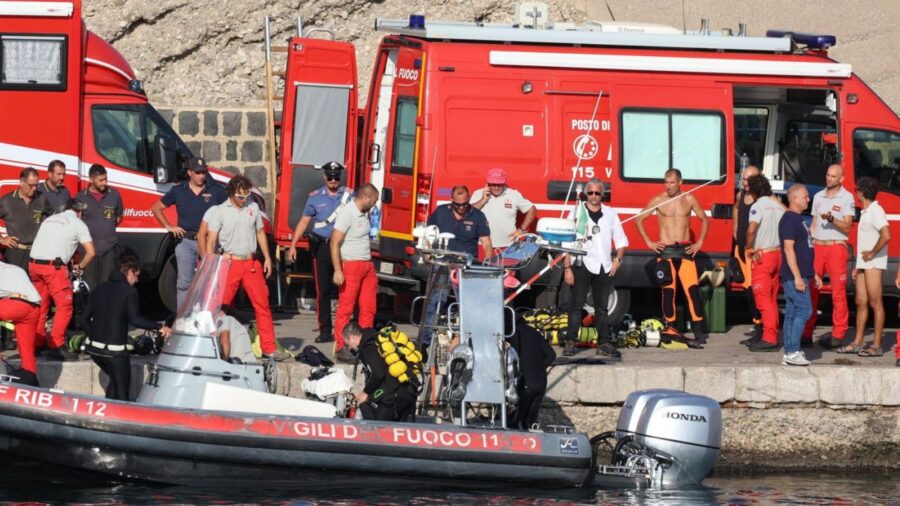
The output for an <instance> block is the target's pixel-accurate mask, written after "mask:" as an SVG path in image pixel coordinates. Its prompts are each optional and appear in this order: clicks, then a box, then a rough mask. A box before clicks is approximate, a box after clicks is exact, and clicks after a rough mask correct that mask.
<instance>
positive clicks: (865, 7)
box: [83, 0, 900, 111]
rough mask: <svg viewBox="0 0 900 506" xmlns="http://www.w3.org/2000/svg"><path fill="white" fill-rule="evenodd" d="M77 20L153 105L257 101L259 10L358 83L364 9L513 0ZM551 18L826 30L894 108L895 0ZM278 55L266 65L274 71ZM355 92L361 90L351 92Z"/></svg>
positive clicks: (149, 4)
mask: <svg viewBox="0 0 900 506" xmlns="http://www.w3.org/2000/svg"><path fill="white" fill-rule="evenodd" d="M84 2H85V3H84V6H83V12H84V16H85V20H86V23H87V25H88V27H89V28H90V29H91V30H93V31H94V32H96V33H97V34H98V35H100V36H101V37H103V38H105V39H106V40H109V41H111V42H112V44H113V45H114V46H115V47H116V48H117V49H118V50H119V51H121V52H122V53H123V54H124V55H125V57H126V58H127V59H128V61H129V62H130V63H131V64H132V66H133V67H134V69H135V71H136V72H137V74H138V76H139V78H141V79H143V80H144V81H145V87H146V89H147V92H148V95H149V96H150V98H151V100H152V101H153V102H154V103H156V104H160V105H165V106H173V107H179V106H200V105H202V106H220V107H245V106H247V107H256V106H261V105H263V103H264V97H265V72H264V55H263V38H264V36H263V17H264V16H265V15H269V16H271V17H272V19H273V26H274V30H273V40H274V41H276V43H283V41H284V40H286V39H287V37H289V36H290V35H292V34H294V33H296V23H297V18H298V17H300V18H302V20H303V22H304V24H305V26H307V27H310V26H318V27H326V28H331V29H333V30H334V31H335V33H336V36H337V38H338V39H340V40H346V41H350V42H353V43H354V44H356V47H357V51H358V65H359V71H360V86H361V88H362V90H361V91H363V92H364V91H365V89H366V88H367V86H368V82H367V81H368V76H369V73H370V71H371V65H372V60H373V55H374V51H375V49H376V48H377V45H378V41H379V39H380V38H381V37H382V35H383V34H381V33H378V32H375V31H374V30H373V26H374V23H375V19H376V18H390V19H405V18H406V17H407V16H408V15H409V14H410V13H412V12H424V14H425V15H426V16H427V18H428V19H441V20H460V21H463V20H465V21H470V20H472V19H478V20H482V21H486V22H509V21H511V20H512V17H513V12H514V9H515V4H516V3H517V2H516V1H514V0H427V1H426V0H419V1H414V0H381V1H369V0H241V1H237V2H227V1H222V0H155V1H149V0H84ZM548 3H549V4H550V11H551V19H552V20H555V21H570V22H579V23H580V22H584V21H586V20H598V21H609V20H612V19H615V20H616V21H636V22H647V23H662V24H667V25H671V26H676V27H682V26H684V25H686V26H687V27H688V28H689V29H697V28H698V27H699V23H700V19H701V18H708V19H710V21H711V27H712V28H713V29H718V28H721V27H731V28H734V29H736V28H737V24H738V23H739V22H746V23H748V25H749V28H750V33H751V35H762V34H763V33H764V32H765V30H766V29H768V28H792V29H796V30H798V31H813V32H823V33H831V34H835V35H837V36H838V44H837V46H836V47H835V48H834V49H833V50H832V51H831V54H832V56H833V57H834V58H836V59H837V60H839V61H841V62H845V63H851V64H853V67H854V71H855V72H857V73H858V74H860V75H861V76H862V77H863V78H864V79H865V80H866V81H867V82H868V83H869V85H871V86H872V87H873V88H874V89H875V91H876V92H878V93H879V94H880V95H881V97H882V98H883V99H884V100H885V101H886V102H887V103H888V104H889V105H890V106H891V107H893V108H894V110H895V111H896V110H898V109H900V66H898V65H897V54H900V31H898V30H896V26H897V25H898V24H900V9H898V8H897V3H896V1H895V0H877V1H870V2H861V3H856V4H854V3H847V2H844V1H842V0H819V1H799V0H798V1H790V2H784V1H781V0H754V1H752V2H737V1H729V2H720V1H717V0H646V1H641V2H633V1H628V0H606V1H600V0H554V1H552V2H548ZM279 66H281V62H276V64H275V67H276V69H277V68H278V67H279ZM361 96H365V95H364V94H361Z"/></svg>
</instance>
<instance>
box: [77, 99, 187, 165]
mask: <svg viewBox="0 0 900 506" xmlns="http://www.w3.org/2000/svg"><path fill="white" fill-rule="evenodd" d="M91 121H92V125H93V131H94V147H95V148H96V149H97V153H98V154H99V155H100V156H102V157H103V158H105V159H106V160H107V161H108V162H109V163H111V164H113V165H116V166H118V167H122V168H125V169H131V170H134V171H138V172H143V173H147V174H150V173H151V171H152V168H153V156H152V155H153V145H154V142H155V139H156V137H157V136H159V135H163V136H166V137H170V138H172V139H174V140H175V143H176V152H177V154H178V158H179V165H180V164H181V163H184V162H186V161H187V160H188V159H190V158H191V157H192V156H193V154H192V153H191V151H190V149H188V147H187V145H185V143H184V142H183V141H182V140H181V139H180V138H179V137H178V134H176V133H175V131H174V130H172V127H171V126H169V124H168V123H166V121H165V120H164V119H163V118H162V116H161V115H160V114H159V113H158V112H157V111H156V109H154V108H153V107H152V106H150V105H149V104H140V105H137V104H135V105H132V104H110V105H95V106H93V107H92V108H91Z"/></svg>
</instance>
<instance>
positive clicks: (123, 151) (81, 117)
mask: <svg viewBox="0 0 900 506" xmlns="http://www.w3.org/2000/svg"><path fill="white" fill-rule="evenodd" d="M0 111H2V113H0V114H2V118H3V119H2V121H0V194H5V193H7V192H9V191H11V190H12V189H14V188H16V187H18V184H19V172H20V171H21V170H22V169H23V168H24V167H34V168H36V169H38V171H40V172H41V177H42V179H43V177H44V176H43V174H44V172H43V171H45V170H46V168H47V164H48V163H49V162H50V161H51V160H62V161H63V162H64V163H65V164H66V180H65V185H66V186H67V187H68V188H69V190H70V191H71V192H72V193H73V194H74V193H75V192H76V191H78V190H79V189H83V188H84V187H85V186H86V185H87V184H88V178H87V171H88V168H89V167H90V166H91V165H92V164H94V163H99V164H100V165H103V166H104V167H106V169H107V172H108V178H109V183H110V185H111V186H113V187H115V188H117V189H118V190H119V191H120V192H121V194H122V200H123V203H124V206H125V216H124V218H123V220H122V223H121V225H120V226H119V228H118V232H119V238H120V241H119V242H120V244H121V245H122V246H124V248H125V249H126V250H127V251H129V252H130V253H132V254H135V255H136V256H138V258H140V260H141V262H142V263H143V266H144V271H145V272H146V275H145V279H148V280H152V281H151V282H150V283H153V284H156V286H153V287H149V286H148V287H145V288H157V287H158V289H159V292H160V295H161V296H162V299H163V301H164V302H166V304H167V306H169V307H170V308H174V294H175V292H174V287H175V271H174V262H173V261H172V260H171V256H172V251H173V248H174V243H173V240H172V236H171V235H170V234H167V233H166V231H165V230H164V229H162V228H161V227H160V226H159V224H158V223H157V222H156V220H155V219H154V217H153V213H152V212H151V211H150V207H151V205H152V204H153V203H154V202H156V201H157V200H158V199H159V198H160V196H161V195H162V193H164V192H165V191H166V190H168V189H169V188H170V187H171V184H172V181H174V180H175V179H176V178H178V177H180V175H181V174H182V173H183V171H184V169H185V167H186V163H187V161H188V160H189V159H190V158H192V157H193V154H192V153H191V151H190V150H189V149H188V147H187V146H186V145H185V143H184V142H183V141H182V140H181V139H179V137H178V135H177V134H176V133H175V132H174V131H173V130H172V128H171V127H170V126H169V125H168V124H167V123H166V121H165V120H164V119H163V118H162V116H160V114H159V113H158V112H157V111H156V110H155V109H154V108H153V106H152V105H150V103H149V102H148V101H147V96H146V95H145V93H144V90H143V89H142V87H141V82H140V81H138V80H136V79H135V74H134V71H133V70H132V69H131V66H129V64H128V62H127V61H125V58H123V57H122V55H121V54H120V53H119V52H118V51H116V50H115V49H113V47H112V46H110V45H109V44H108V43H107V42H106V41H104V40H103V39H101V38H100V37H98V36H97V35H95V34H93V33H91V32H90V31H88V30H87V29H86V28H85V26H84V23H83V21H82V19H81V2H80V0H74V1H62V2H41V1H29V0H23V1H0ZM211 173H212V175H213V177H214V178H216V179H217V180H220V181H227V179H228V177H229V176H228V175H227V174H225V173H223V172H220V171H215V170H212V171H211ZM167 212H170V213H172V215H171V216H170V217H169V219H170V220H173V219H175V216H174V209H169V210H167Z"/></svg>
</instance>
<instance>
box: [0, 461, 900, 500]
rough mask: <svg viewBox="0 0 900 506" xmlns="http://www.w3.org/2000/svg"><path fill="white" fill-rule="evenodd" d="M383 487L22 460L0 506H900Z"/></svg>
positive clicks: (797, 491)
mask: <svg viewBox="0 0 900 506" xmlns="http://www.w3.org/2000/svg"><path fill="white" fill-rule="evenodd" d="M396 483H397V482H394V484H393V485H391V486H388V487H386V486H384V485H383V480H379V479H378V478H372V477H358V478H350V479H347V480H346V481H345V482H343V483H341V484H334V483H332V484H322V485H317V486H315V487H312V488H311V487H309V486H308V485H307V486H303V487H301V486H296V487H292V486H290V485H287V486H284V485H283V486H279V487H277V488H272V487H267V486H265V485H255V486H245V487H221V486H217V487H191V486H165V485H158V484H150V483H139V482H114V481H108V480H106V479H105V478H102V477H99V478H98V477H97V476H96V475H89V474H86V473H82V472H80V471H73V470H69V469H65V468H61V467H56V466H48V465H45V464H40V463H36V462H32V461H28V460H24V459H18V458H8V457H4V458H3V468H2V472H0V504H14V503H23V502H28V503H50V504H203V505H208V504H217V505H218V504H262V505H268V504H273V505H274V504H277V505H282V504H304V505H306V504H311V505H312V504H368V503H377V504H416V505H432V504H452V505H457V504H487V505H494V504H496V505H506V504H515V505H517V506H525V505H538V504H641V505H657V504H659V505H683V504H735V505H751V504H754V505H755V504H791V505H794V504H841V505H846V504H889V505H891V504H893V505H900V481H898V480H897V477H896V476H894V475H892V474H890V473H884V474H881V473H870V472H863V471H854V472H849V471H848V472H846V473H840V474H835V473H828V474H813V473H810V474H799V475H798V474H790V473H785V474H779V475H758V476H757V475H750V476H713V477H710V478H708V479H707V480H706V481H705V482H704V486H703V487H702V488H699V489H689V490H663V491H652V490H598V489H566V490H545V489H537V488H534V489H531V488H528V487H523V486H522V485H520V484H509V485H503V484H499V485H496V486H482V487H478V488H473V487H470V486H467V484H466V483H461V482H455V483H451V484H445V485H433V484H422V483H419V482H416V481H415V480H405V481H404V484H403V485H402V486H398V485H397V484H396Z"/></svg>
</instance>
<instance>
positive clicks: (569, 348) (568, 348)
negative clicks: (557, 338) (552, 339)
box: [562, 341, 578, 357]
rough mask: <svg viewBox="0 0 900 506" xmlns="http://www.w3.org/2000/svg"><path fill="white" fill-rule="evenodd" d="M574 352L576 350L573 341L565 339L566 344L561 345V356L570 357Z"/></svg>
mask: <svg viewBox="0 0 900 506" xmlns="http://www.w3.org/2000/svg"><path fill="white" fill-rule="evenodd" d="M576 353H578V350H577V349H576V348H575V341H566V344H565V345H564V346H563V353H562V354H563V356H564V357H571V356H572V355H574V354H576Z"/></svg>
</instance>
